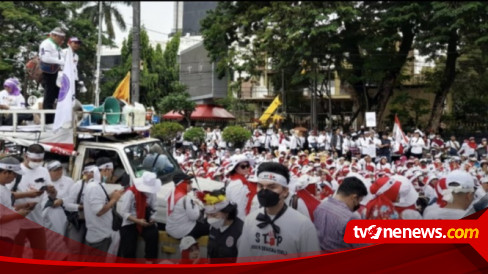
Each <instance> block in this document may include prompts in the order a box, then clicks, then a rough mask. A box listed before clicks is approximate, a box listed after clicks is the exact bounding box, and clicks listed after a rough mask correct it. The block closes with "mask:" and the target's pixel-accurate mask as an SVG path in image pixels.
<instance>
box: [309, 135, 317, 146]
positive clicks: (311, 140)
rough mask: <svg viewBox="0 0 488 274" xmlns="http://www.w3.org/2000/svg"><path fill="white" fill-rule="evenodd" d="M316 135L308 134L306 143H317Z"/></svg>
mask: <svg viewBox="0 0 488 274" xmlns="http://www.w3.org/2000/svg"><path fill="white" fill-rule="evenodd" d="M317 141H318V140H317V136H314V135H310V136H308V143H309V144H316V143H317Z"/></svg>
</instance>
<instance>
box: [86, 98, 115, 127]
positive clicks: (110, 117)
mask: <svg viewBox="0 0 488 274" xmlns="http://www.w3.org/2000/svg"><path fill="white" fill-rule="evenodd" d="M104 112H105V113H112V112H115V114H107V124H109V125H116V124H118V123H120V103H119V100H117V99H116V98H115V97H112V96H110V97H107V99H105V102H103V104H102V105H101V106H99V107H96V108H94V109H93V111H92V113H91V121H92V123H99V122H100V120H102V118H103V113H104Z"/></svg>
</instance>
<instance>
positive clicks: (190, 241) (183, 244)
mask: <svg viewBox="0 0 488 274" xmlns="http://www.w3.org/2000/svg"><path fill="white" fill-rule="evenodd" d="M196 243H197V241H195V238H193V237H192V236H186V237H183V239H181V241H180V252H181V251H183V250H187V249H188V248H190V247H191V246H192V245H194V244H196Z"/></svg>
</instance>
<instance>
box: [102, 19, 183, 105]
mask: <svg viewBox="0 0 488 274" xmlns="http://www.w3.org/2000/svg"><path fill="white" fill-rule="evenodd" d="M140 41H141V61H142V67H143V68H142V71H141V74H140V101H141V102H142V103H143V104H145V105H147V106H153V107H155V108H156V111H158V112H160V111H163V110H162V109H161V108H160V104H159V101H160V100H161V99H162V98H163V97H164V96H166V95H168V94H170V93H175V92H183V91H184V90H185V87H184V86H182V85H181V84H180V83H179V65H178V58H177V56H178V48H179V44H180V33H177V34H175V36H173V38H172V39H171V40H170V41H169V42H168V44H167V45H166V50H165V51H164V52H163V50H162V49H161V46H160V45H157V46H156V47H155V48H154V47H152V46H151V45H150V43H149V36H148V35H147V32H146V30H145V29H144V27H142V28H141V33H140ZM131 48H132V32H130V33H129V35H128V37H127V39H126V40H124V42H123V43H122V49H121V55H122V64H121V65H120V66H117V67H114V68H112V69H111V70H109V71H108V72H105V74H104V78H105V83H104V84H103V85H102V95H104V96H110V95H111V94H112V93H113V92H114V91H115V88H116V87H117V85H118V84H119V82H120V81H121V80H122V79H123V78H124V76H125V75H126V74H127V72H128V71H130V69H131V61H132V54H131V53H132V50H131ZM102 97H103V96H102Z"/></svg>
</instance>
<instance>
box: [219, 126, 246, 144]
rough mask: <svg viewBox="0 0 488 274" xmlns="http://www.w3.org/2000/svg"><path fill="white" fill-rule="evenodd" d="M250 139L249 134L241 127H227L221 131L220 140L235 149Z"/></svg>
mask: <svg viewBox="0 0 488 274" xmlns="http://www.w3.org/2000/svg"><path fill="white" fill-rule="evenodd" d="M250 138H251V132H250V131H249V130H247V129H245V128H243V127H241V126H228V127H226V128H224V130H223V131H222V139H224V141H226V142H227V143H232V144H234V147H236V148H242V147H243V146H244V144H245V142H246V141H247V140H249V139H250Z"/></svg>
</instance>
